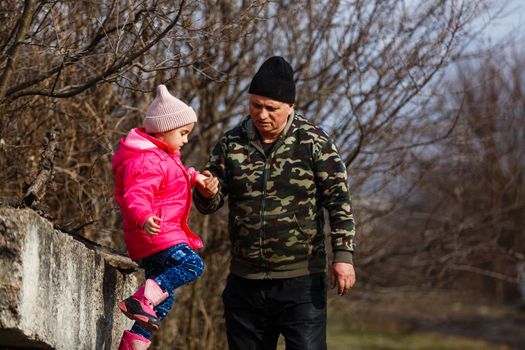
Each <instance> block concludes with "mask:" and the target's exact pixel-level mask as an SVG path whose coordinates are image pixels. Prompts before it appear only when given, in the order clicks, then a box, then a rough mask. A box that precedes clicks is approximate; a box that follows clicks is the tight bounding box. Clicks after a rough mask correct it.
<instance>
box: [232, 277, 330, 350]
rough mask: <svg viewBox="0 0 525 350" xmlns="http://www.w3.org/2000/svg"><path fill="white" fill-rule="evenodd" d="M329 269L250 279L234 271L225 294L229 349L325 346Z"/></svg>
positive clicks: (300, 349) (296, 349)
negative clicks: (280, 343) (281, 339)
mask: <svg viewBox="0 0 525 350" xmlns="http://www.w3.org/2000/svg"><path fill="white" fill-rule="evenodd" d="M326 292H327V278H326V274H325V273H317V274H313V275H309V276H302V277H295V278H286V279H271V280H248V279H245V278H241V277H238V276H235V275H233V274H230V275H229V276H228V280H227V282H226V288H225V289H224V292H223V294H222V299H223V302H224V317H225V319H226V331H227V335H228V345H229V348H230V350H270V349H271V350H275V349H276V347H277V341H278V339H279V335H280V334H282V335H283V336H284V339H285V342H286V349H287V350H325V349H326Z"/></svg>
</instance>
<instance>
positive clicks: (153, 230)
mask: <svg viewBox="0 0 525 350" xmlns="http://www.w3.org/2000/svg"><path fill="white" fill-rule="evenodd" d="M161 221H162V219H161V218H159V217H158V216H155V215H153V216H150V217H149V218H148V219H147V220H146V222H145V223H144V232H146V233H147V234H148V235H151V236H152V235H156V234H158V233H159V232H160V222H161Z"/></svg>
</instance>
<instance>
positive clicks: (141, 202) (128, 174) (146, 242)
mask: <svg viewBox="0 0 525 350" xmlns="http://www.w3.org/2000/svg"><path fill="white" fill-rule="evenodd" d="M113 173H114V175H115V191H114V193H115V199H116V200H117V203H118V205H119V206H120V210H121V213H122V219H123V221H124V240H125V241H126V245H127V248H128V253H129V256H130V258H131V259H133V260H138V259H141V258H144V257H146V256H149V255H152V254H154V253H157V252H159V251H161V250H164V249H166V248H169V247H172V246H173V245H176V244H179V243H187V244H189V246H190V247H192V248H193V249H198V248H202V247H203V244H202V240H201V239H200V238H199V237H198V236H197V235H196V234H195V233H193V232H192V231H191V230H190V228H189V227H188V224H187V220H188V216H189V213H190V208H191V188H192V186H193V185H195V178H196V176H197V174H198V173H197V171H195V170H194V169H193V168H189V169H187V168H185V167H184V166H183V164H182V162H181V160H180V153H179V152H173V150H172V149H171V148H170V147H169V146H168V145H167V144H165V143H164V142H162V141H161V140H159V139H157V138H155V137H153V136H150V135H148V134H146V132H145V131H144V129H133V130H131V131H130V132H129V134H128V135H127V137H126V138H125V139H122V140H121V141H120V146H119V149H118V151H117V152H116V153H115V155H114V156H113ZM152 215H156V216H158V217H160V218H161V219H162V221H161V223H160V233H159V234H157V235H151V236H150V235H148V234H146V233H145V232H144V231H143V230H142V229H141V228H142V227H144V223H145V222H146V220H147V219H148V218H149V217H150V216H152Z"/></svg>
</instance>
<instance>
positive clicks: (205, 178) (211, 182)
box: [195, 170, 219, 198]
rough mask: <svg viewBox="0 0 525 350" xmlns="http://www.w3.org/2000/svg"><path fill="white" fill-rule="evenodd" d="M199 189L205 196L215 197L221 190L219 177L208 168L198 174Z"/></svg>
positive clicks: (197, 183)
mask: <svg viewBox="0 0 525 350" xmlns="http://www.w3.org/2000/svg"><path fill="white" fill-rule="evenodd" d="M195 183H196V185H197V190H198V191H199V193H200V194H201V195H202V196H203V197H205V198H213V197H215V195H216V194H217V192H219V179H217V178H216V177H215V176H213V175H212V174H211V173H210V172H209V171H208V170H205V171H204V172H203V173H202V174H199V175H197V179H196V182H195Z"/></svg>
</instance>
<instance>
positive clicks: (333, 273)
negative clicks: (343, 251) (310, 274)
mask: <svg viewBox="0 0 525 350" xmlns="http://www.w3.org/2000/svg"><path fill="white" fill-rule="evenodd" d="M354 283H355V270H354V266H353V265H352V264H348V263H343V262H336V263H333V264H332V269H331V270H330V288H332V289H333V288H335V286H336V285H337V294H339V295H340V296H343V295H345V294H346V292H348V291H349V290H350V288H352V287H353V286H354Z"/></svg>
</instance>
